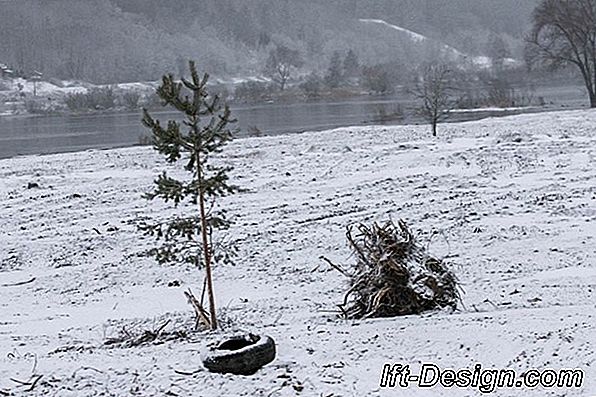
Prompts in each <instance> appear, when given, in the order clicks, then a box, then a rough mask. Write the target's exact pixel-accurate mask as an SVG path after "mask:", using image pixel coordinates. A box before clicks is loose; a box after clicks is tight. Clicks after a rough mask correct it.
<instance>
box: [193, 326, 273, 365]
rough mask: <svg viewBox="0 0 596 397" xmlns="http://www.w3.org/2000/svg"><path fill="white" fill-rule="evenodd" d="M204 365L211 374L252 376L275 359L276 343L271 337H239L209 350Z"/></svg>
mask: <svg viewBox="0 0 596 397" xmlns="http://www.w3.org/2000/svg"><path fill="white" fill-rule="evenodd" d="M202 356H203V357H202V358H203V365H204V366H205V368H207V369H208V370H209V371H211V372H218V373H230V374H236V375H252V374H254V373H255V372H257V371H258V370H259V368H261V367H263V366H264V365H265V364H268V363H270V362H271V361H273V359H274V358H275V342H274V341H273V339H271V338H270V337H269V336H264V335H263V336H261V335H253V334H244V335H237V336H233V337H230V338H226V339H225V340H223V341H221V342H220V343H218V344H217V345H216V346H214V347H211V348H210V349H207V350H206V351H205V352H204V353H203V355H202Z"/></svg>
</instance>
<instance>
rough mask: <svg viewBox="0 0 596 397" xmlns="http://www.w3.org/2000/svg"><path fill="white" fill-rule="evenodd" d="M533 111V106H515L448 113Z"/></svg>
mask: <svg viewBox="0 0 596 397" xmlns="http://www.w3.org/2000/svg"><path fill="white" fill-rule="evenodd" d="M530 109H534V107H533V106H517V107H506V108H498V107H486V108H472V109H451V110H449V113H476V112H516V111H524V110H530Z"/></svg>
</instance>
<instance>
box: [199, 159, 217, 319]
mask: <svg viewBox="0 0 596 397" xmlns="http://www.w3.org/2000/svg"><path fill="white" fill-rule="evenodd" d="M197 176H198V180H199V212H200V214H199V215H200V217H201V238H202V240H203V258H204V260H205V277H206V278H207V296H208V298H209V313H210V315H211V329H212V330H214V329H217V315H216V313H215V294H214V292H213V278H212V276H211V247H210V246H209V236H208V234H207V216H206V214H205V193H204V191H203V187H202V186H203V174H202V172H201V163H200V157H199V152H198V151H197Z"/></svg>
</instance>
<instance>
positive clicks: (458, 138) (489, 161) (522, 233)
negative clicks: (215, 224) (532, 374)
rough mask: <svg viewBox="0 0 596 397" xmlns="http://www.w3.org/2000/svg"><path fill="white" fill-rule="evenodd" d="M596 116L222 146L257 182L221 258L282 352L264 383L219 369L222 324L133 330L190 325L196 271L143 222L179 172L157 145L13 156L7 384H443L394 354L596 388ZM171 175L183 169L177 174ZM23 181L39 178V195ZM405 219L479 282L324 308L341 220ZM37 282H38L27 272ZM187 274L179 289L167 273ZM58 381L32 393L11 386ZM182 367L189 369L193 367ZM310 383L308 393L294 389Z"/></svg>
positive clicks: (261, 375)
mask: <svg viewBox="0 0 596 397" xmlns="http://www.w3.org/2000/svg"><path fill="white" fill-rule="evenodd" d="M595 123H596V113H595V112H593V111H571V112H556V113H540V114H531V115H518V116H510V117H504V118H491V119H485V120H481V121H475V122H468V123H454V124H445V125H441V126H440V128H439V137H438V138H432V137H430V136H429V135H430V134H429V131H428V127H427V126H396V127H385V126H366V127H350V128H341V129H336V130H332V131H326V132H308V133H303V134H296V135H286V136H274V137H262V138H247V139H238V140H236V141H234V142H233V143H232V144H231V145H230V146H229V147H228V148H226V151H225V153H224V155H223V157H222V158H221V159H220V161H225V162H226V163H228V164H230V165H233V166H234V167H235V171H234V172H233V174H232V178H233V180H234V182H236V183H237V184H239V185H241V186H243V187H245V188H247V189H248V191H247V192H244V193H241V194H237V195H235V196H231V197H228V198H226V199H225V200H224V202H223V203H222V205H224V206H225V207H226V208H227V209H228V210H229V213H230V214H233V215H234V217H235V224H234V227H233V228H232V229H231V230H230V231H229V232H228V234H227V235H226V238H228V239H230V240H232V241H235V244H236V245H237V247H238V250H239V257H238V258H237V260H236V265H235V266H230V265H226V266H217V267H216V269H215V274H214V277H215V290H216V295H217V303H218V306H219V308H220V310H221V318H222V325H223V327H224V331H226V332H228V331H229V332H231V331H235V330H246V331H252V332H256V333H263V334H268V335H271V336H272V337H273V338H274V339H275V340H276V342H277V347H278V357H277V358H276V360H275V361H274V362H273V363H272V364H270V365H268V366H266V367H265V368H263V369H262V370H260V371H259V372H258V373H257V374H255V375H253V376H250V377H236V376H231V375H217V374H211V373H209V372H207V371H206V370H203V369H202V367H201V364H200V358H199V351H200V350H201V349H202V348H203V347H204V346H205V344H207V343H210V342H212V341H213V340H214V339H216V338H217V337H218V335H219V334H218V333H215V334H214V333H209V332H199V333H191V334H190V335H189V337H188V339H187V340H184V339H182V340H180V339H179V340H176V339H174V340H166V341H162V343H160V344H148V345H144V346H139V347H134V348H122V347H117V346H116V347H109V346H104V345H103V342H104V341H105V340H106V338H108V337H112V336H115V335H117V334H118V333H119V332H122V331H121V330H122V328H123V327H125V328H126V329H127V330H129V331H131V332H132V331H135V330H136V331H142V330H151V329H156V328H157V326H159V325H160V324H163V323H164V322H165V321H166V319H170V320H171V322H170V323H169V325H168V326H167V327H166V328H165V330H174V329H177V328H180V327H187V328H190V327H191V326H192V322H193V320H192V312H191V309H190V307H189V306H188V305H187V304H186V302H185V300H184V297H183V294H182V292H183V291H184V290H185V289H186V288H188V287H191V288H192V289H193V290H194V291H195V292H197V291H199V290H200V285H201V275H200V274H199V273H198V272H197V270H196V269H191V268H184V267H182V266H159V265H157V264H156V263H155V262H154V261H153V260H152V259H151V258H149V257H147V256H146V255H144V252H145V251H146V250H147V249H148V248H150V247H151V246H152V243H153V242H152V240H151V239H149V238H144V237H143V236H141V235H140V234H139V233H138V232H137V231H136V226H135V225H136V223H137V222H138V221H139V220H140V219H143V218H145V217H149V218H156V219H157V218H161V217H162V216H164V215H166V214H168V213H171V212H172V211H173V210H171V209H170V207H169V206H167V205H165V204H162V203H160V202H157V201H156V202H147V201H146V200H144V199H142V198H141V195H142V193H143V192H146V191H148V190H149V189H150V187H151V183H152V180H153V179H154V178H155V177H156V175H158V173H159V172H161V170H162V169H163V168H164V167H165V168H168V167H169V166H166V165H165V164H164V161H163V160H162V159H161V158H159V157H158V156H157V155H156V154H155V153H154V152H153V151H152V150H151V149H150V148H146V147H143V148H141V147H136V148H126V149H117V150H105V151H96V150H90V151H85V152H79V153H66V154H56V155H48V156H26V157H17V158H12V159H5V160H0V201H1V202H2V206H0V224H1V225H2V227H1V229H0V324H1V326H0V352H2V354H1V356H0V390H3V391H6V390H10V391H12V392H14V393H15V395H46V394H47V395H55V396H98V395H140V396H154V395H166V393H170V395H180V396H191V395H193V396H296V395H303V396H321V395H323V396H330V395H334V396H389V395H391V396H434V395H443V394H446V393H447V392H448V393H449V394H450V395H451V394H453V395H461V396H469V395H479V393H478V392H477V391H474V390H473V389H465V390H456V389H451V390H448V391H443V390H442V389H436V388H435V389H431V390H420V389H417V388H415V387H412V386H411V387H410V388H408V389H406V390H402V389H389V390H381V389H379V377H380V373H381V369H382V366H383V364H384V363H386V362H390V363H393V362H401V363H407V364H410V365H411V366H412V369H413V370H415V369H416V368H419V366H420V365H421V363H422V362H429V361H431V362H435V363H436V364H437V365H439V366H440V367H442V368H447V367H451V368H464V367H471V366H472V365H473V364H474V363H476V362H481V363H482V364H483V366H484V367H499V368H500V367H511V368H514V369H516V370H518V371H519V372H520V373H521V372H522V371H525V370H527V369H529V368H533V367H536V368H540V369H544V368H547V367H550V368H556V369H558V368H568V367H572V368H574V367H580V368H583V369H584V370H585V371H586V377H585V385H584V387H583V389H581V390H575V389H556V388H555V389H549V390H544V389H541V388H538V389H512V390H497V392H495V393H494V395H499V396H501V395H502V396H555V395H567V396H574V395H576V396H587V395H593V394H595V393H596V376H594V375H596V373H595V370H594V365H595V359H596V355H595V353H594V341H595V340H596V330H595V323H596V322H595V318H594V317H595V315H596V303H595V300H594V287H595V286H596V266H595V265H596V261H595V258H596V248H595V247H596V245H595V241H594V238H595V237H596V205H595V200H596V190H595V186H596V167H595V161H596V136H595V135H594V127H593V126H594V125H595ZM171 171H172V172H175V171H173V170H171ZM29 182H36V183H38V184H39V186H40V187H39V189H27V184H28V183H29ZM388 218H393V219H397V218H404V219H405V220H407V222H408V223H409V224H410V226H411V227H413V228H414V229H415V230H418V231H420V233H421V234H420V238H421V239H422V241H429V238H430V237H429V236H430V232H431V231H433V230H435V231H439V232H440V234H439V235H438V236H439V237H437V236H436V237H435V238H433V239H432V241H429V242H428V244H429V246H430V249H431V251H432V252H433V253H435V254H436V255H439V256H441V257H446V258H447V260H448V262H449V263H450V266H451V267H452V269H453V270H454V271H455V273H456V274H457V275H458V277H459V279H460V281H461V282H462V284H463V288H464V291H465V294H464V295H463V304H462V305H461V307H460V309H459V310H458V311H456V312H455V313H448V312H438V313H426V314H424V315H421V316H407V317H402V318H394V319H377V320H366V321H345V320H342V319H340V318H338V317H337V315H336V314H334V313H330V312H329V311H330V310H334V309H335V304H336V303H339V302H341V301H342V299H343V294H344V293H345V291H346V290H347V284H346V280H345V279H344V278H343V276H342V275H341V274H339V273H338V272H336V271H335V270H333V269H330V268H329V266H328V265H327V264H325V262H323V261H322V260H321V259H320V257H321V256H322V255H324V256H326V257H328V258H329V259H331V260H332V261H334V262H335V263H340V264H342V265H343V266H349V264H350V263H352V261H353V259H352V258H350V255H349V251H348V248H347V245H346V241H345V227H346V226H347V225H349V224H353V223H356V222H372V221H375V220H377V221H383V220H386V219H388ZM33 277H34V278H35V279H34V281H32V282H30V283H26V284H22V285H17V286H11V285H12V284H15V283H19V282H24V281H28V280H30V279H31V278H33ZM175 280H176V281H179V282H180V286H168V284H169V283H170V282H172V281H175ZM33 369H34V372H35V373H36V374H40V375H43V377H42V378H41V380H40V381H39V382H38V383H37V385H36V386H35V387H34V388H33V390H32V391H31V392H26V391H25V389H26V388H25V387H19V386H18V383H16V382H14V381H12V380H11V378H14V379H17V380H27V379H29V378H30V376H31V374H32V372H33ZM175 371H185V372H192V371H197V372H196V373H194V374H193V375H181V374H180V373H177V372H175ZM297 390H301V391H300V392H298V391H297Z"/></svg>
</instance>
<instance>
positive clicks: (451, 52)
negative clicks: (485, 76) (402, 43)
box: [359, 19, 520, 68]
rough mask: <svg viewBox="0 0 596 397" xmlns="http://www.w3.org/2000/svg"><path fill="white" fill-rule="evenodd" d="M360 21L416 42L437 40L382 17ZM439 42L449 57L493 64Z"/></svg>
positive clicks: (484, 65) (510, 63)
mask: <svg viewBox="0 0 596 397" xmlns="http://www.w3.org/2000/svg"><path fill="white" fill-rule="evenodd" d="M359 21H360V22H362V23H368V24H377V25H382V26H385V27H387V28H390V29H392V30H395V31H398V32H400V33H404V34H406V35H407V36H408V37H409V38H410V40H412V41H413V42H415V43H423V42H434V41H435V40H432V39H429V38H428V37H426V36H424V35H421V34H419V33H416V32H413V31H411V30H409V29H405V28H402V27H400V26H397V25H393V24H391V23H388V22H387V21H384V20H382V19H359ZM437 44H439V48H440V49H441V52H442V53H443V54H444V55H446V56H447V57H448V58H455V60H457V61H461V60H470V61H471V62H472V64H473V65H475V66H478V67H481V68H489V67H491V65H492V61H491V59H490V58H489V57H487V56H472V55H469V54H465V53H463V52H461V51H459V50H457V49H456V48H454V47H451V46H449V45H447V44H444V43H440V42H437ZM503 62H504V64H505V65H507V66H516V65H519V64H520V62H519V61H517V60H516V59H513V58H505V59H504V60H503Z"/></svg>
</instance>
